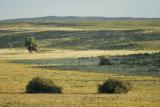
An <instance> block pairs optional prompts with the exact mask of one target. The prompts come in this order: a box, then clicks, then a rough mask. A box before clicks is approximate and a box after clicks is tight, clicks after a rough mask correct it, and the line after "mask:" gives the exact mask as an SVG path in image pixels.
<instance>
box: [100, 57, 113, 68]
mask: <svg viewBox="0 0 160 107" xmlns="http://www.w3.org/2000/svg"><path fill="white" fill-rule="evenodd" d="M98 65H99V66H101V65H113V62H112V61H111V60H110V59H109V58H106V57H104V56H100V57H99V64H98Z"/></svg>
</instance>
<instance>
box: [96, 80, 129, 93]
mask: <svg viewBox="0 0 160 107" xmlns="http://www.w3.org/2000/svg"><path fill="white" fill-rule="evenodd" d="M130 89H131V84H130V83H129V82H128V81H121V80H114V79H108V80H106V81H105V82H104V83H103V84H102V85H99V86H98V93H127V92H128V91H129V90H130Z"/></svg>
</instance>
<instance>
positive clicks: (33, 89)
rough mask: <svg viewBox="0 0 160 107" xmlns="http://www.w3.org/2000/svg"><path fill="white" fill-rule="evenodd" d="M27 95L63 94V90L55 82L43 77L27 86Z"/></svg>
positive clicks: (34, 79) (37, 78)
mask: <svg viewBox="0 0 160 107" xmlns="http://www.w3.org/2000/svg"><path fill="white" fill-rule="evenodd" d="M26 92H27V93H62V88H61V87H58V86H56V85H55V84H54V83H53V81H51V80H49V79H44V78H41V77H36V78H33V79H32V80H31V81H29V84H28V85H27V86H26Z"/></svg>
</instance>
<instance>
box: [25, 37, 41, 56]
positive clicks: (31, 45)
mask: <svg viewBox="0 0 160 107" xmlns="http://www.w3.org/2000/svg"><path fill="white" fill-rule="evenodd" d="M25 47H26V48H27V49H28V51H29V52H31V53H32V51H38V43H37V41H36V40H35V38H34V37H29V38H27V39H26V40H25Z"/></svg>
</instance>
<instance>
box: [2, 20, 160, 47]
mask: <svg viewBox="0 0 160 107" xmlns="http://www.w3.org/2000/svg"><path fill="white" fill-rule="evenodd" d="M159 35H160V23H159V21H158V20H153V21H152V20H148V21H147V20H146V21H143V20H141V21H135V20H134V21H97V22H96V21H92V22H89V21H79V22H76V21H73V22H70V21H67V22H65V21H62V22H59V21H55V22H41V23H35V22H34V23H31V22H30V23H2V24H0V40H1V41H0V48H7V47H10V46H13V47H23V44H24V40H25V38H26V37H28V36H34V37H36V38H37V39H38V41H39V44H40V46H41V47H45V48H58V49H76V50H77V49H82V50H83V49H104V50H107V49H136V50H137V49H140V50H159V49H160V48H159V47H160V36H159Z"/></svg>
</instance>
